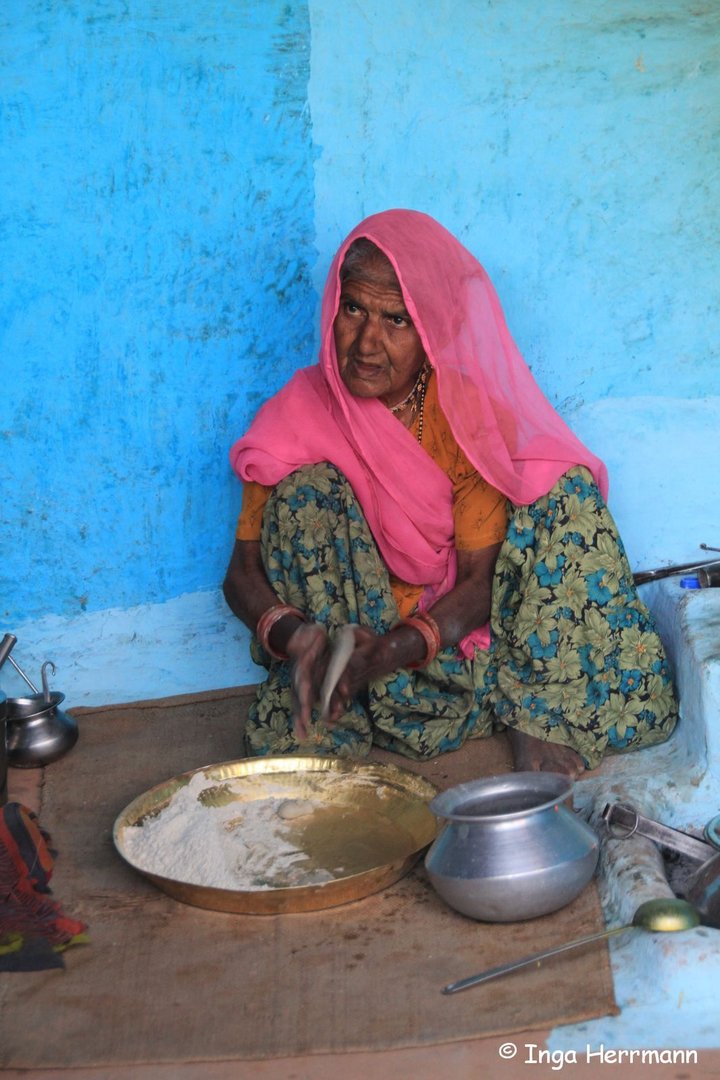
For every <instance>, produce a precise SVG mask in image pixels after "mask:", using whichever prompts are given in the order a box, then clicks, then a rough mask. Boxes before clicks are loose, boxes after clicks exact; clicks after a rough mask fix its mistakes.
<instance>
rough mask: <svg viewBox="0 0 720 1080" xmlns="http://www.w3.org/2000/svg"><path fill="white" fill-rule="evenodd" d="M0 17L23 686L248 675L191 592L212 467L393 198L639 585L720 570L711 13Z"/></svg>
mask: <svg viewBox="0 0 720 1080" xmlns="http://www.w3.org/2000/svg"><path fill="white" fill-rule="evenodd" d="M12 6H13V10H12V12H11V13H10V14H9V13H8V11H7V8H6V9H4V11H3V12H0V21H1V20H4V23H0V25H2V49H0V93H1V94H2V113H1V114H0V115H1V122H2V131H1V132H0V153H1V154H2V160H1V161H0V169H1V174H2V176H3V178H4V180H5V182H6V188H7V194H6V196H5V198H4V200H3V209H2V216H3V227H2V234H1V235H2V241H1V243H2V257H3V267H4V268H5V272H4V274H3V284H2V286H1V290H2V291H1V292H0V303H1V305H2V306H1V309H0V332H1V333H2V342H1V348H2V352H1V353H0V357H1V362H2V365H3V371H4V373H7V374H5V375H4V378H3V420H2V422H1V423H0V434H1V438H2V442H1V444H0V445H2V452H3V467H4V474H5V478H6V479H5V483H4V485H3V518H4V525H3V536H2V555H3V558H2V560H1V561H0V573H2V575H3V581H2V582H1V583H0V588H1V590H2V592H1V596H2V608H1V609H0V620H1V622H0V630H3V629H12V630H15V631H16V632H17V633H18V637H19V639H20V641H19V644H18V647H17V656H18V659H19V660H27V659H28V658H29V659H30V661H31V662H32V664H37V663H39V662H40V661H41V660H42V659H44V658H45V656H47V655H50V656H52V657H53V659H56V661H57V662H58V664H59V666H61V667H63V668H64V670H65V671H66V672H67V674H66V676H65V678H64V680H63V681H64V685H63V688H64V689H66V690H67V689H68V684H69V685H70V686H71V687H72V688H73V689H74V691H75V694H74V697H75V700H78V699H80V700H83V701H110V700H130V699H132V698H138V697H155V696H161V695H163V694H167V693H172V692H174V691H178V692H180V691H186V690H201V689H208V688H212V687H217V686H225V685H232V684H234V683H238V682H247V681H252V679H253V678H254V677H255V675H256V672H255V671H254V669H253V668H252V666H251V665H250V663H249V660H248V658H247V635H246V634H245V631H244V630H243V629H242V628H241V627H240V626H239V624H237V622H236V621H235V620H233V619H232V617H230V616H228V614H227V612H226V611H225V608H224V605H223V603H222V599H221V597H220V594H219V592H218V588H217V586H218V583H219V581H220V579H221V577H222V574H223V570H224V566H225V562H226V559H227V555H228V552H229V549H230V545H231V542H232V531H233V524H234V518H235V515H236V512H237V509H238V506H239V499H240V491H239V485H238V484H237V482H236V481H235V480H234V478H233V477H232V476H231V474H230V471H229V468H228V464H227V450H228V447H229V445H230V443H231V442H232V441H233V440H234V438H235V437H236V436H237V435H238V434H240V433H241V432H242V431H243V430H244V428H245V426H246V424H247V421H248V420H249V418H250V416H251V415H252V414H253V413H254V411H255V409H256V408H257V406H258V404H259V403H260V401H261V400H262V399H264V398H265V397H266V396H267V395H268V394H269V393H270V392H272V390H274V389H275V388H276V387H277V386H278V385H279V384H280V383H282V382H283V381H284V380H285V378H286V377H287V375H288V374H289V373H290V371H292V370H294V369H295V368H296V367H297V366H299V365H300V364H303V363H306V362H308V361H309V360H311V359H312V357H313V355H314V352H315V347H316V336H315V334H316V331H315V325H316V315H317V293H318V291H319V289H320V287H321V285H322V281H323V279H324V276H325V272H326V269H327V266H328V263H329V260H330V257H331V255H332V253H333V251H334V249H335V247H336V246H337V243H338V242H339V240H340V239H341V238H342V236H343V235H344V234H345V233H346V232H347V230H348V229H349V228H350V227H351V226H352V225H354V224H355V223H356V221H357V220H358V219H359V218H360V217H362V216H363V215H364V214H366V213H370V212H373V211H375V210H378V209H382V208H385V207H387V206H392V205H395V206H401V205H404V206H412V207H415V208H418V209H422V210H426V211H428V212H430V213H432V214H434V215H435V216H436V217H437V218H439V219H440V220H441V221H442V222H443V223H444V224H446V225H447V226H448V227H449V228H450V229H452V230H453V231H455V232H456V233H457V234H458V235H459V236H460V237H461V238H462V239H463V240H464V241H465V243H466V244H467V245H468V246H469V247H471V248H472V249H473V250H474V251H475V253H476V254H477V255H478V257H479V258H480V259H481V260H482V261H483V262H484V263H485V265H486V267H487V269H488V271H489V272H490V274H491V276H492V277H493V279H494V281H495V283H496V285H497V287H498V290H499V292H500V296H501V299H502V301H503V304H504V307H505V310H506V313H507V316H508V321H509V323H510V326H511V329H512V331H513V333H514V334H515V336H516V338H517V340H518V343H519V344H520V346H521V348H522V349H523V351H524V353H525V355H526V357H527V359H528V361H529V363H530V365H531V367H532V368H533V370H534V372H535V374H536V376H537V378H538V380H539V382H540V384H541V385H542V387H543V389H544V390H545V391H546V393H547V394H548V396H549V397H550V398H551V400H552V401H553V402H554V403H555V404H556V405H557V407H558V408H559V409H560V411H561V412H562V413H563V414H564V415H565V416H566V417H567V418H568V419H569V420H570V422H571V423H572V424H573V426H575V428H576V430H578V433H579V434H580V435H581V436H583V437H584V438H586V439H587V441H588V442H589V443H590V444H591V445H592V446H593V449H595V450H596V451H597V452H598V453H600V454H601V455H604V456H605V457H606V458H607V459H608V462H609V464H610V467H611V473H612V505H613V509H614V511H615V514H616V517H617V518H618V521H619V523H620V525H621V529H622V531H623V534H624V536H625V538H626V540H627V541H628V548H629V551H630V555H631V560H632V562H633V563H634V565H636V566H640V565H648V564H653V563H655V562H656V561H658V560H662V561H672V560H673V559H674V560H676V561H679V560H682V559H685V558H691V557H694V555H695V554H696V552H697V543H698V542H699V541H700V540H706V541H707V542H710V543H713V542H714V543H718V544H720V537H718V536H717V534H716V533H713V530H714V529H715V528H716V526H715V521H716V514H715V508H716V507H717V505H718V503H719V502H720V491H719V490H718V481H717V479H716V475H715V474H716V473H717V468H716V465H715V462H716V461H717V450H718V449H720V446H718V436H717V430H718V418H719V417H720V397H718V380H717V375H716V369H717V359H718V357H717V350H718V340H720V332H719V331H720V304H719V303H718V299H719V297H718V289H719V285H718V279H719V275H718V272H717V271H718V262H719V259H718V255H719V250H718V249H719V247H720V228H719V226H720V220H719V218H720V210H719V208H718V200H717V197H716V195H715V193H714V187H715V186H716V184H715V181H716V177H717V173H718V160H719V158H718V146H719V144H720V115H719V111H718V110H719V103H720V64H719V63H718V60H717V48H718V41H719V40H720V8H718V5H717V4H716V3H715V2H714V0H712V2H710V0H694V2H690V0H612V2H605V3H603V2H600V3H598V2H597V0H577V2H576V3H572V4H571V3H568V2H567V0H547V2H545V3H543V4H533V3H529V2H527V0H500V2H498V0H496V2H490V0H460V2H457V0H455V2H453V3H450V2H449V0H428V2H427V3H425V4H418V3H416V0H396V2H395V3H394V4H393V5H392V6H391V8H390V9H389V8H388V5H387V4H381V3H380V2H379V0H347V2H346V3H345V4H343V5H342V7H341V8H339V7H338V5H337V4H336V3H333V2H331V0H308V3H303V4H297V3H286V4H283V3H279V2H277V0H262V2H260V0H253V2H250V0H244V2H240V0H236V2H234V3H231V2H229V0H228V2H225V3H223V2H222V0H209V2H201V3H199V4H196V5H194V6H190V7H189V6H188V5H187V4H185V3H183V2H181V0H163V2H162V3H157V2H152V0H135V2H129V3H120V2H119V0H112V2H111V0H107V2H102V0H77V2H76V3H75V4H73V5H68V4H66V3H61V2H60V0H45V2H42V3H41V2H35V3H28V4H15V5H12ZM8 180H9V184H8ZM8 267H12V268H13V271H12V273H11V274H9V273H7V268H8ZM713 455H714V456H713ZM13 678H14V676H12V673H8V671H7V667H6V668H5V669H4V670H3V673H2V678H0V685H2V686H3V688H7V689H12V690H13V691H14V690H15V689H16V686H15V684H14V683H13V682H12V680H13Z"/></svg>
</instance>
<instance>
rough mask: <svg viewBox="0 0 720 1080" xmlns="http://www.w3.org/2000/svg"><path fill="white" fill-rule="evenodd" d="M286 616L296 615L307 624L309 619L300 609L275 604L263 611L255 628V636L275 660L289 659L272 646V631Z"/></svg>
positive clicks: (289, 605)
mask: <svg viewBox="0 0 720 1080" xmlns="http://www.w3.org/2000/svg"><path fill="white" fill-rule="evenodd" d="M286 615H294V616H295V617H296V618H297V619H301V620H302V621H303V622H307V619H306V618H305V616H304V614H303V613H302V611H300V608H296V607H293V606H292V605H291V604H273V606H272V607H269V608H268V609H267V611H263V613H262V615H261V616H260V618H259V619H258V621H257V626H256V627H255V636H256V637H257V639H258V641H259V642H260V644H261V645H262V647H263V649H264V650H265V652H266V653H269V654H270V656H272V657H273V658H274V659H275V660H287V659H289V657H288V654H287V653H281V652H278V651H277V649H273V647H272V645H271V644H270V631H271V630H272V628H273V626H274V625H275V623H277V622H280V620H281V619H284V618H285V616H286Z"/></svg>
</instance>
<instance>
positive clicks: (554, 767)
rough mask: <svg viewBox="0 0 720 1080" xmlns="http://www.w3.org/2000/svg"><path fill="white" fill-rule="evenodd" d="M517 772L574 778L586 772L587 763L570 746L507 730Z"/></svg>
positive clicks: (510, 729) (511, 729)
mask: <svg viewBox="0 0 720 1080" xmlns="http://www.w3.org/2000/svg"><path fill="white" fill-rule="evenodd" d="M507 733H508V738H509V739H510V748H511V750H512V756H513V767H514V768H515V770H516V771H517V772H526V771H527V772H557V773H565V774H566V775H567V776H572V777H573V778H575V777H578V776H582V774H583V773H584V772H585V762H584V761H583V759H582V758H581V757H580V755H579V754H576V753H575V751H574V750H571V749H570V747H569V746H561V745H560V744H559V743H551V742H545V741H544V740H543V739H535V738H533V736H532V735H526V734H525V733H524V732H522V731H516V730H515V729H514V728H508V729H507Z"/></svg>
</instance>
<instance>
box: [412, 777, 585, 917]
mask: <svg viewBox="0 0 720 1080" xmlns="http://www.w3.org/2000/svg"><path fill="white" fill-rule="evenodd" d="M573 786H574V784H573V781H572V780H571V779H570V777H568V776H564V775H561V774H559V773H545V772H518V773H510V774H508V775H506V776H494V777H489V778H487V779H483V780H473V781H470V782H469V783H466V784H459V785H458V786H457V787H454V788H451V789H450V790H449V791H444V792H442V793H441V794H440V795H438V796H437V797H436V798H434V799H433V800H432V802H431V803H430V810H431V811H432V812H433V813H434V814H436V815H437V816H438V817H440V818H444V819H445V821H446V825H445V828H444V829H443V830H442V832H441V833H440V835H439V836H438V838H437V839H436V840H435V842H434V843H433V845H432V846H431V848H430V850H429V851H428V853H427V855H426V857H425V867H426V869H427V873H428V877H429V878H430V881H431V883H432V885H433V887H434V888H435V890H436V891H437V893H438V894H439V895H440V896H441V897H442V899H443V900H445V902H446V903H447V904H449V905H450V907H453V908H455V910H456V911H459V912H460V913H461V914H463V915H468V916H470V917H471V918H473V919H479V920H482V921H485V922H516V921H519V920H523V919H534V918H537V917H538V916H540V915H547V914H549V913H550V912H553V911H558V910H559V909H560V908H562V907H565V905H566V904H569V903H570V902H571V901H572V900H574V899H575V897H576V896H578V895H579V894H580V892H581V891H582V890H583V889H584V888H585V886H586V885H587V884H588V882H589V881H590V879H591V878H592V876H593V874H594V872H595V867H596V866H597V860H598V854H599V841H598V838H597V836H596V834H595V832H594V831H593V830H592V829H591V828H590V826H589V825H587V824H586V822H585V821H583V820H582V819H581V818H579V817H578V816H577V814H575V813H574V812H573V811H572V810H571V809H569V808H568V807H567V806H566V805H565V800H567V799H568V798H569V797H570V796H571V795H572V791H573Z"/></svg>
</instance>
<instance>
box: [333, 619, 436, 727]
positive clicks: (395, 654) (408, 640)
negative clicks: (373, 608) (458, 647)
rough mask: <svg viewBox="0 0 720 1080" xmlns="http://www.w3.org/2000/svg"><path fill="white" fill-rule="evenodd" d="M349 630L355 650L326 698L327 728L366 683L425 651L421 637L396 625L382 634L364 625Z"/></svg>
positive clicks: (346, 708) (413, 660) (407, 662)
mask: <svg viewBox="0 0 720 1080" xmlns="http://www.w3.org/2000/svg"><path fill="white" fill-rule="evenodd" d="M353 631H354V636H355V647H354V649H353V651H352V654H351V656H350V659H349V660H348V662H347V665H346V667H345V669H344V671H343V672H342V674H341V676H340V678H339V680H338V682H337V685H336V687H335V690H334V692H333V695H332V697H331V698H330V707H329V709H328V714H327V718H326V719H327V722H328V724H329V725H332V724H334V723H337V721H338V720H339V719H340V717H341V716H342V715H343V713H345V712H347V710H348V703H349V702H350V701H351V700H352V698H354V697H355V696H356V694H358V693H360V691H361V690H365V689H366V687H367V686H368V684H369V683H371V682H373V681H374V680H375V679H380V678H382V677H383V676H384V675H389V674H390V672H392V671H397V669H398V668H400V667H405V666H406V665H407V664H410V663H413V662H415V661H417V660H419V659H420V658H421V657H422V655H423V653H424V650H425V643H424V641H423V638H422V636H421V635H420V634H418V632H417V631H416V630H413V629H412V628H411V627H406V626H397V627H396V628H395V629H394V630H391V631H390V633H388V634H382V635H381V634H376V633H374V632H373V631H372V630H370V629H368V627H366V626H353Z"/></svg>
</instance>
